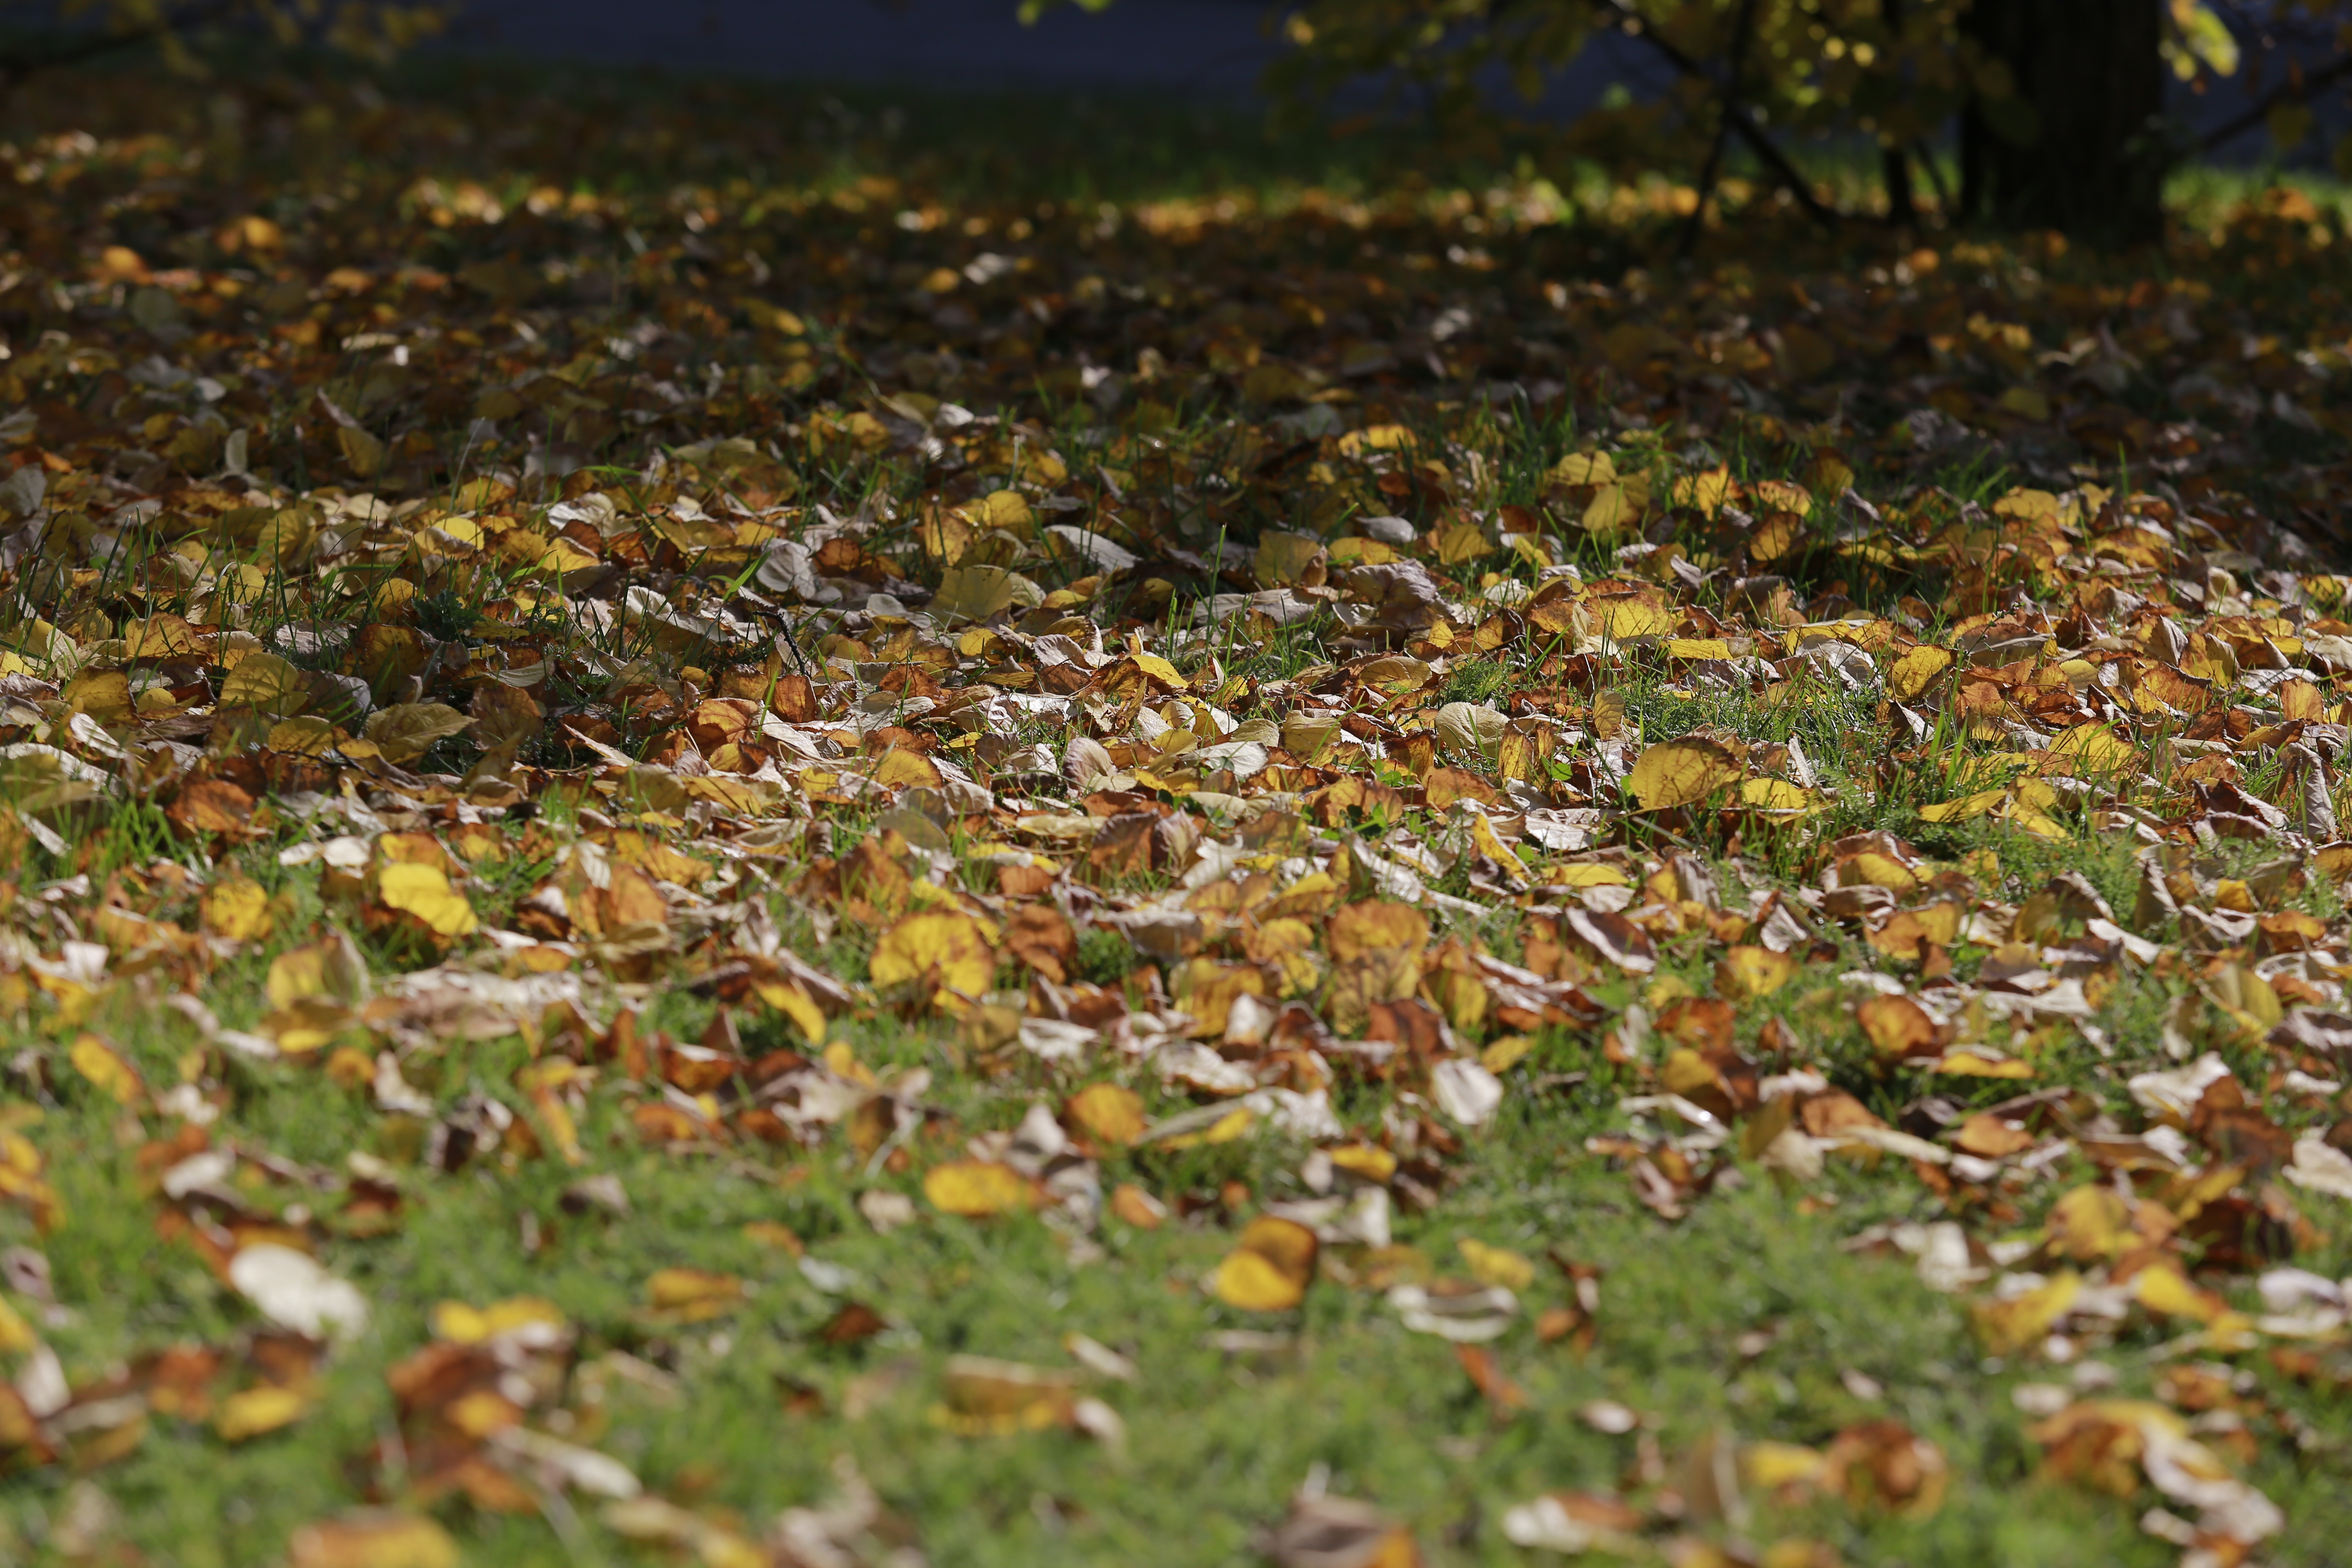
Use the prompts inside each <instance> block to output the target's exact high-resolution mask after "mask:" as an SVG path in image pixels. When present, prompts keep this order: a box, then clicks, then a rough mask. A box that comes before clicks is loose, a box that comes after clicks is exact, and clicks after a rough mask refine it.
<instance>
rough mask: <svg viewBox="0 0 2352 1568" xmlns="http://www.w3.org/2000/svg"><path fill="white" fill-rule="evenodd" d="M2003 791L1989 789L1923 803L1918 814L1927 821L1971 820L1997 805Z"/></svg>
mask: <svg viewBox="0 0 2352 1568" xmlns="http://www.w3.org/2000/svg"><path fill="white" fill-rule="evenodd" d="M2004 793H2005V792H2004V791H2001V790H1997V789H1989V790H1985V791H1982V792H1980V793H1979V794H1977V795H1962V796H1961V797H1960V798H1959V799H1958V800H1948V801H1943V802H1941V803H1939V804H1937V805H1923V806H1921V807H1920V808H1919V815H1920V816H1921V817H1922V818H1924V819H1925V820H1927V821H1928V822H1973V821H1975V820H1976V819H1977V818H1978V817H1979V816H1984V815H1985V814H1986V813H1987V812H1990V810H1992V808H1993V807H1994V806H1997V805H2000V802H2001V796H2002V795H2003V794H2004Z"/></svg>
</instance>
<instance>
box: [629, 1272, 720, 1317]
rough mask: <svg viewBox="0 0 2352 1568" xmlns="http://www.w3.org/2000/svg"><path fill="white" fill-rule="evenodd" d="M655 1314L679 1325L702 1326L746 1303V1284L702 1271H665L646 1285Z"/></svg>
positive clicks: (647, 1294)
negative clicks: (682, 1323) (738, 1304)
mask: <svg viewBox="0 0 2352 1568" xmlns="http://www.w3.org/2000/svg"><path fill="white" fill-rule="evenodd" d="M646 1300H648V1301H650V1302H651V1303H652V1305H653V1309H654V1310H655V1311H656V1312H659V1313H661V1314H663V1315H664V1316H666V1317H668V1318H673V1319H675V1320H677V1321H680V1322H688V1323H695V1322H701V1321H705V1320H707V1319H710V1318H715V1317H718V1316H719V1314H720V1313H722V1312H726V1311H729V1310H732V1309H733V1308H734V1307H735V1306H736V1305H737V1303H739V1302H740V1301H741V1300H743V1281H742V1280H740V1279H737V1278H736V1277H735V1276H734V1275H732V1274H713V1273H710V1272H709V1271H708V1270H705V1269H701V1268H662V1269H657V1270H656V1271H655V1273H654V1277H653V1278H652V1279H648V1280H646Z"/></svg>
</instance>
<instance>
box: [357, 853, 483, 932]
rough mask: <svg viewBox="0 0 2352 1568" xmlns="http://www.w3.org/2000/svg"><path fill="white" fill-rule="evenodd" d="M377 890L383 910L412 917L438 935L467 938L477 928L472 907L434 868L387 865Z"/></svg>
mask: <svg viewBox="0 0 2352 1568" xmlns="http://www.w3.org/2000/svg"><path fill="white" fill-rule="evenodd" d="M377 890H378V896H379V897H381V898H382V899H383V902H384V905H385V907H386V908H388V909H394V910H402V911H403V912H404V913H407V914H412V915H415V917H416V918H417V919H418V920H420V921H424V922H425V926H426V927H427V928H429V929H430V930H432V931H435V932H436V933H437V934H439V935H441V936H448V937H457V936H467V935H470V934H472V933H473V932H474V931H476V930H478V928H479V927H480V924H481V922H480V921H478V920H476V919H475V918H474V906H473V905H471V904H469V903H467V901H466V898H465V895H464V894H462V893H460V892H458V891H457V889H454V888H452V887H450V886H449V879H448V877H447V876H446V875H445V874H444V873H443V872H442V870H441V868H439V867H437V866H386V867H385V868H383V879H382V881H381V882H380V883H379V884H378V888H377Z"/></svg>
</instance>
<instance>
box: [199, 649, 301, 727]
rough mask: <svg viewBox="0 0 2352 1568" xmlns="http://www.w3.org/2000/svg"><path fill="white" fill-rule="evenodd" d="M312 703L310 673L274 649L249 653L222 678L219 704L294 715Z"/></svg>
mask: <svg viewBox="0 0 2352 1568" xmlns="http://www.w3.org/2000/svg"><path fill="white" fill-rule="evenodd" d="M219 706H221V707H223V708H250V709H252V710H254V711H256V712H258V713H273V714H277V715H278V716H279V717H281V718H290V717H292V716H293V715H294V714H297V713H299V712H300V711H302V710H303V709H305V708H307V707H309V706H310V679H309V678H308V677H307V676H305V675H304V674H303V673H302V672H301V671H300V670H299V669H297V668H294V667H293V666H292V665H290V664H289V663H287V662H286V661H285V660H284V659H282V658H278V656H277V655H276V654H274V653H248V654H247V655H246V656H245V657H244V658H241V659H238V660H237V661H236V668H234V669H232V670H230V671H229V672H228V677H227V679H225V680H223V681H222V682H221V689H220V698H219Z"/></svg>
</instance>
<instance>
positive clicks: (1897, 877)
mask: <svg viewBox="0 0 2352 1568" xmlns="http://www.w3.org/2000/svg"><path fill="white" fill-rule="evenodd" d="M1838 886H1839V887H1841V888H1853V887H1868V888H1885V889H1887V890H1888V891H1890V892H1893V893H1896V894H1908V893H1914V892H1916V891H1918V889H1919V877H1918V873H1916V871H1914V870H1912V869H1911V868H1910V867H1908V866H1906V865H1904V864H1903V863H1902V862H1901V861H1900V860H1897V859H1895V858H1894V857H1892V856H1889V855H1882V854H1880V853H1879V852H1878V851H1876V850H1874V849H1865V850H1864V851H1863V852H1862V853H1861V854H1859V855H1854V856H1851V857H1849V858H1846V859H1844V860H1841V861H1839V862H1838Z"/></svg>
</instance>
